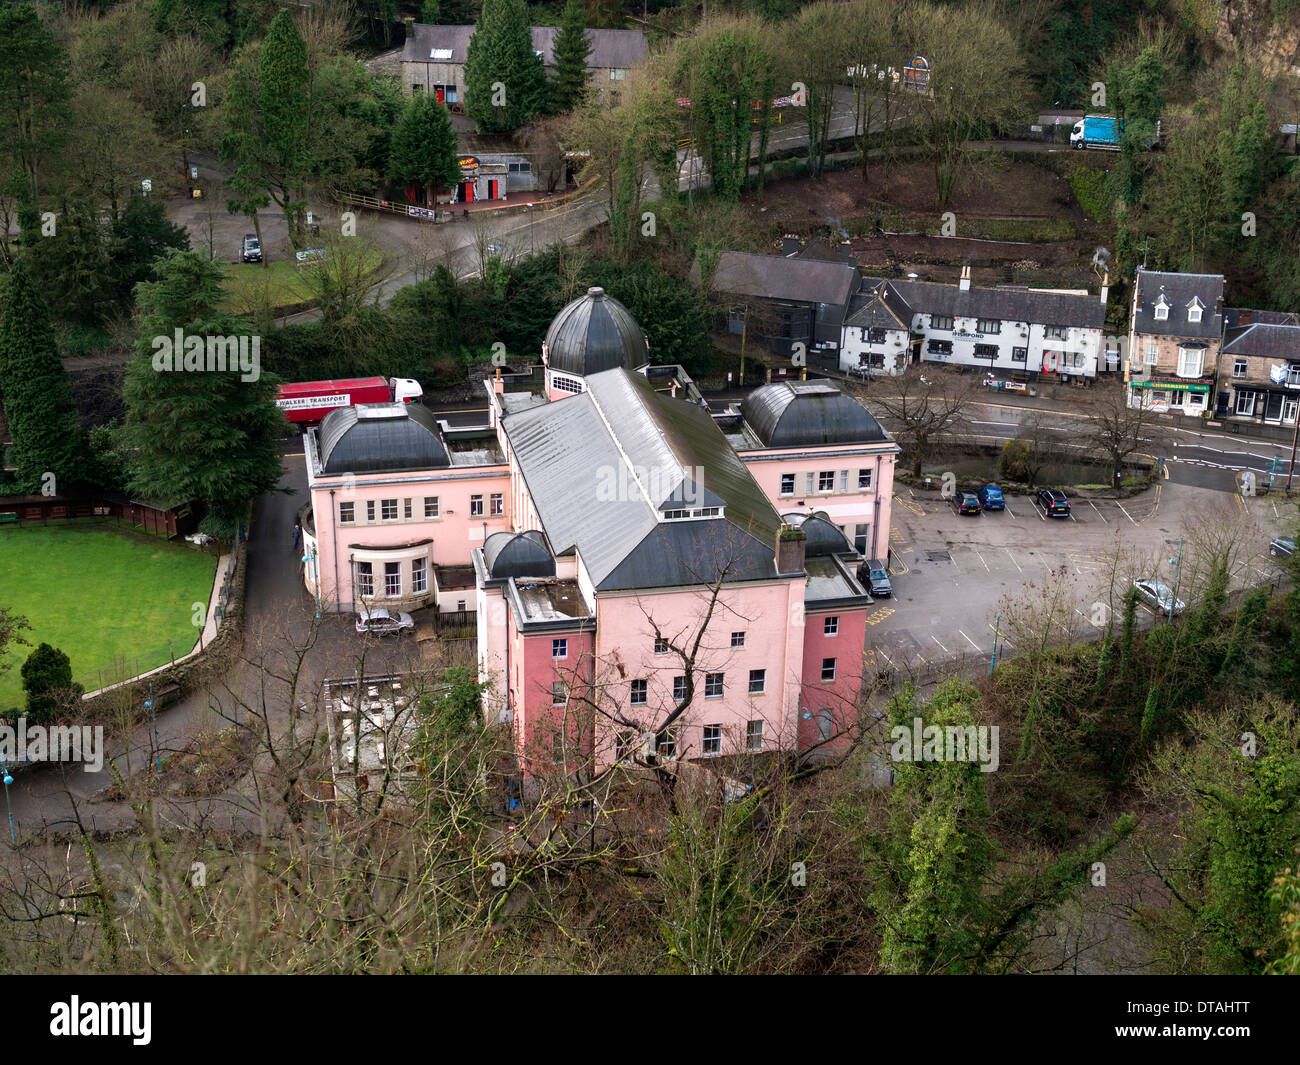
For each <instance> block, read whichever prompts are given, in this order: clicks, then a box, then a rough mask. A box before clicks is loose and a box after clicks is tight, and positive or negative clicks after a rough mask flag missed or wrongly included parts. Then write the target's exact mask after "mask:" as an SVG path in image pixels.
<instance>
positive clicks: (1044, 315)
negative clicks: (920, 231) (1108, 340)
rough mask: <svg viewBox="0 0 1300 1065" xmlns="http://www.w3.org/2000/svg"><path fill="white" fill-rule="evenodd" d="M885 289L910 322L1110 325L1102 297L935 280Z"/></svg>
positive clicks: (899, 283)
mask: <svg viewBox="0 0 1300 1065" xmlns="http://www.w3.org/2000/svg"><path fill="white" fill-rule="evenodd" d="M885 287H886V289H887V290H888V292H889V295H888V296H886V297H885V299H886V302H887V303H888V304H889V306H890V309H891V310H893V311H894V313H895V314H898V316H899V317H900V318H902V319H903V320H904V321H907V322H909V323H910V322H911V319H912V316H913V315H915V314H943V315H948V316H950V317H953V318H997V319H999V320H1000V321H1012V322H1028V323H1030V324H1038V325H1065V326H1075V327H1076V328H1082V329H1100V328H1101V327H1102V326H1103V325H1105V323H1106V306H1105V304H1103V303H1102V302H1101V299H1100V297H1098V296H1071V295H1068V294H1066V293H1063V292H1044V291H1043V290H1042V289H1032V288H973V287H972V288H970V289H968V290H967V291H965V292H963V291H962V290H961V289H960V287H958V286H957V285H940V284H936V283H934V282H931V281H887V282H886V283H885ZM890 296H892V298H890ZM900 312H902V313H900Z"/></svg>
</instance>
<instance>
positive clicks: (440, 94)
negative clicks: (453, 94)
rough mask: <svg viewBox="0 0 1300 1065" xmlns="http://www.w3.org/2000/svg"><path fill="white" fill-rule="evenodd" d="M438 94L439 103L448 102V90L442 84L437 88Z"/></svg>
mask: <svg viewBox="0 0 1300 1065" xmlns="http://www.w3.org/2000/svg"><path fill="white" fill-rule="evenodd" d="M436 95H437V97H438V103H440V104H441V103H446V102H447V100H446V95H447V90H446V89H444V88H443V87H442V86H441V85H439V86H438V88H437V90H436Z"/></svg>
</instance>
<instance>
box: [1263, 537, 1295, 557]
mask: <svg viewBox="0 0 1300 1065" xmlns="http://www.w3.org/2000/svg"><path fill="white" fill-rule="evenodd" d="M1268 553H1269V554H1270V555H1272V556H1273V557H1274V558H1290V557H1291V556H1292V555H1294V554H1295V537H1293V536H1279V537H1278V538H1277V539H1276V540H1274V541H1273V542H1272V543H1271V544H1269V545H1268Z"/></svg>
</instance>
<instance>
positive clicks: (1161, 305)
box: [1155, 296, 1169, 322]
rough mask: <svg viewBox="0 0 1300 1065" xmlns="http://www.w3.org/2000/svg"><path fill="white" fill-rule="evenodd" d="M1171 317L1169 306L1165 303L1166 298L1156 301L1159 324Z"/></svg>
mask: <svg viewBox="0 0 1300 1065" xmlns="http://www.w3.org/2000/svg"><path fill="white" fill-rule="evenodd" d="M1168 317H1169V304H1167V303H1166V302H1165V298H1164V296H1161V297H1160V299H1158V300H1157V301H1156V311H1155V319H1156V321H1157V322H1163V321H1165V320H1166V319H1168Z"/></svg>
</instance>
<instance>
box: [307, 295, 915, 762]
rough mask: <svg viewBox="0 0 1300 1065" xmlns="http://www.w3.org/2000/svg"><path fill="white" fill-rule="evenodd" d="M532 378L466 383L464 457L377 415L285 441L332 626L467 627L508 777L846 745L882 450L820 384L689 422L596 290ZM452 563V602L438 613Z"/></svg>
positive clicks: (679, 378) (859, 416) (398, 416)
mask: <svg viewBox="0 0 1300 1065" xmlns="http://www.w3.org/2000/svg"><path fill="white" fill-rule="evenodd" d="M543 361H544V364H545V376H544V380H543V384H542V385H541V387H540V388H539V389H538V390H537V391H531V390H527V389H525V390H513V389H510V388H508V387H507V382H505V381H504V380H503V379H501V378H500V377H498V379H497V380H496V381H494V382H492V383H491V384H490V385H489V387H488V389H487V391H488V402H489V423H490V426H491V430H492V432H493V433H494V435H493V436H492V437H491V438H490V439H487V440H484V439H482V437H481V435H480V437H479V438H478V439H467V438H466V437H465V434H463V433H459V434H458V433H457V432H456V431H455V430H453V429H451V428H450V427H449V426H448V425H447V424H446V423H438V422H437V421H435V419H434V418H433V417H432V416H431V415H429V414H428V412H427V411H424V410H423V409H419V408H416V409H414V410H412V411H411V413H409V414H407V415H406V416H405V417H403V416H402V411H401V410H400V409H394V408H392V407H390V406H388V405H381V406H378V407H375V408H369V409H367V408H355V409H353V410H352V411H337V412H334V413H333V414H331V415H330V416H329V417H328V418H327V419H326V420H325V422H324V423H323V424H322V426H321V428H320V431H319V433H309V434H308V442H307V449H308V450H307V455H308V466H309V470H310V471H311V474H310V477H311V492H312V502H313V509H312V513H313V519H314V520H313V521H312V523H311V526H310V528H309V529H307V530H305V531H307V532H308V533H309V534H310V540H309V553H310V552H311V550H312V549H314V550H315V552H316V563H317V567H318V572H319V576H318V577H314V576H313V574H312V573H311V572H309V573H308V575H307V581H308V585H309V587H310V588H312V589H313V590H315V589H316V588H317V587H319V588H320V589H321V590H322V598H323V599H325V600H328V601H329V602H330V603H331V604H332V605H333V606H334V608H336V609H340V610H347V609H354V608H355V607H356V605H357V604H358V601H359V600H365V601H366V602H367V603H378V604H379V605H387V604H388V602H390V601H391V602H393V603H396V604H398V605H412V606H416V605H426V604H436V605H437V607H438V609H440V610H450V609H457V607H456V606H454V605H451V602H452V601H453V600H454V601H455V602H457V603H464V604H466V607H467V608H468V609H473V610H474V611H475V614H476V621H477V638H478V659H479V669H480V675H481V677H482V679H484V680H485V681H486V682H488V684H489V685H490V687H489V691H488V693H487V695H486V705H487V707H488V710H489V713H490V714H491V715H492V716H494V717H495V719H496V720H499V721H500V722H501V723H503V724H509V725H510V727H511V728H512V730H513V734H514V736H515V744H516V749H517V751H518V753H519V757H520V761H521V765H522V766H523V768H524V769H525V771H526V772H529V773H534V774H536V773H543V772H556V771H561V772H569V771H573V770H575V769H578V768H580V767H584V766H595V767H597V768H599V767H603V766H606V765H609V764H610V763H611V762H613V761H616V760H621V759H624V758H632V757H644V756H657V757H674V758H682V757H685V758H707V757H713V756H725V755H734V754H738V753H744V752H759V751H771V750H784V751H793V750H801V751H807V750H810V749H816V748H832V749H833V748H834V747H835V746H837V745H839V744H843V743H846V742H848V739H849V732H850V730H851V729H852V728H853V727H854V726H855V724H856V721H857V716H858V710H859V707H858V701H859V694H860V691H861V678H862V670H863V653H862V652H863V640H864V633H865V618H866V614H867V611H868V609H869V608H870V607H871V604H872V600H871V598H870V596H869V595H868V594H867V591H866V589H865V588H864V587H863V585H862V584H861V583H860V582H859V580H858V575H857V574H858V566H859V564H860V562H861V560H862V556H863V555H866V556H868V557H869V556H870V555H872V554H876V555H878V556H882V557H883V556H884V555H886V553H887V547H888V530H889V499H890V489H891V486H892V483H893V464H894V461H895V456H896V455H897V452H898V448H897V445H896V444H894V442H893V441H892V440H891V439H890V438H889V437H888V435H887V434H885V433H884V432H883V431H882V430H881V429H880V427H879V425H878V424H877V423H876V422H875V419H874V418H872V417H871V415H870V414H869V413H868V412H867V411H866V410H865V409H864V408H863V407H862V406H861V405H860V404H859V403H857V402H856V401H855V400H853V399H852V398H851V397H849V396H847V395H845V394H844V393H842V392H840V391H839V390H838V389H837V388H835V387H834V386H833V385H831V384H826V383H818V382H791V383H779V384H773V385H767V386H764V387H762V388H759V389H757V390H755V392H754V393H753V394H751V395H750V396H749V397H747V398H746V400H745V401H744V403H742V404H741V405H740V406H739V407H737V408H731V409H728V410H725V411H721V412H714V411H711V410H710V409H709V407H708V405H707V404H706V403H705V402H704V401H703V399H702V397H701V396H700V394H699V392H698V390H697V389H696V388H695V386H694V384H693V383H692V382H691V381H690V379H689V378H688V377H687V376H686V375H685V374H683V373H681V372H680V370H679V369H678V368H675V367H650V366H648V365H646V343H645V338H644V336H643V335H642V333H641V330H640V328H639V327H638V326H637V324H636V322H635V320H634V319H633V318H632V316H631V315H630V314H629V313H628V312H627V310H626V308H624V307H623V306H622V305H621V304H619V303H618V302H617V301H616V300H613V299H611V298H610V297H608V296H607V295H605V294H604V293H603V292H602V291H601V290H599V289H593V290H591V291H590V292H589V293H588V294H587V295H586V296H585V297H583V298H582V299H580V300H577V301H575V302H574V303H573V304H570V305H569V306H568V307H566V308H565V309H564V310H563V311H562V312H561V313H560V315H558V316H557V317H556V319H555V322H554V323H553V324H552V327H551V330H550V332H549V333H548V335H547V339H546V345H545V348H544V351H543ZM408 409H409V408H408ZM430 498H433V499H436V504H435V505H433V507H432V509H430V507H429V505H428V504H427V503H426V502H425V501H426V500H427V499H430ZM344 504H350V506H346V507H345V506H344ZM782 511H784V512H785V513H784V514H783V513H782ZM326 515H328V516H329V517H328V520H325V518H324V516H326ZM855 541H856V542H855ZM467 562H468V563H469V565H470V567H472V570H471V572H472V584H473V588H472V589H470V590H468V591H466V590H465V588H464V585H466V584H469V583H471V582H470V581H468V580H465V579H464V578H460V579H459V584H458V586H457V587H456V588H455V590H454V591H452V592H451V593H450V594H447V595H445V596H444V594H443V591H442V588H441V586H440V584H439V583H438V580H437V578H438V577H439V575H440V574H450V573H451V571H453V570H455V569H457V568H458V567H459V568H463V567H464V566H465V563H467ZM366 564H368V566H369V568H368V569H364V568H362V567H363V565H366ZM379 566H382V567H383V568H382V570H380V569H379V568H377V567H379ZM426 568H428V569H429V570H431V573H430V578H429V580H428V581H427V582H426V581H421V580H419V574H420V573H421V572H422V571H423V570H424V569H426ZM309 570H310V567H309ZM381 573H382V580H381ZM390 578H391V583H390ZM366 592H368V593H369V595H367V594H365V593H366ZM381 592H382V593H383V595H381V594H380V593H381Z"/></svg>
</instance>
